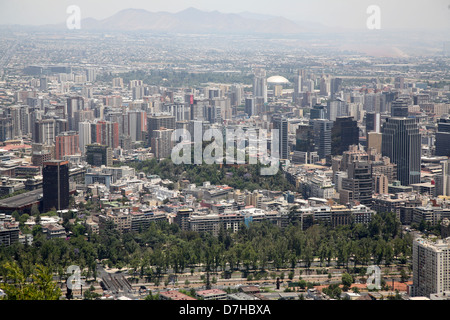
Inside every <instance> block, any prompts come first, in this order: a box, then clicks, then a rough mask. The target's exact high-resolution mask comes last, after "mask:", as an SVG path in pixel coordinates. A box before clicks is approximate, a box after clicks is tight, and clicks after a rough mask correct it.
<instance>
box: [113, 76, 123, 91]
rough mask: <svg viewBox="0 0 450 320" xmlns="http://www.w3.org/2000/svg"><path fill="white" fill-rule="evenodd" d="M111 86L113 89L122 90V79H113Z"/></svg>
mask: <svg viewBox="0 0 450 320" xmlns="http://www.w3.org/2000/svg"><path fill="white" fill-rule="evenodd" d="M112 86H113V88H120V89H123V79H122V78H113V79H112Z"/></svg>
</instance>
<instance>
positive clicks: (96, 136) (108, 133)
mask: <svg viewBox="0 0 450 320" xmlns="http://www.w3.org/2000/svg"><path fill="white" fill-rule="evenodd" d="M91 140H92V142H96V143H99V144H101V145H106V146H108V147H110V148H112V149H115V148H117V147H118V146H119V123H117V122H111V121H97V122H96V123H92V124H91Z"/></svg>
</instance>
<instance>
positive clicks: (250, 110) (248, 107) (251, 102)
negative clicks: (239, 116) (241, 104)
mask: <svg viewBox="0 0 450 320" xmlns="http://www.w3.org/2000/svg"><path fill="white" fill-rule="evenodd" d="M245 113H246V114H247V115H248V116H249V117H251V116H255V115H256V112H255V99H254V98H245Z"/></svg>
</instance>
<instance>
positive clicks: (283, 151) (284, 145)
mask: <svg viewBox="0 0 450 320" xmlns="http://www.w3.org/2000/svg"><path fill="white" fill-rule="evenodd" d="M288 125H289V124H288V120H287V119H286V118H284V117H281V118H275V119H273V128H274V129H276V130H279V132H278V138H279V148H280V149H279V152H280V153H279V155H280V159H289V141H288Z"/></svg>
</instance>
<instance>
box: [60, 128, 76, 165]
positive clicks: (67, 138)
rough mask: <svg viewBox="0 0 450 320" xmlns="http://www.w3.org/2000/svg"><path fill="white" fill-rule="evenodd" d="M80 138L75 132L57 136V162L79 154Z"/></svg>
mask: <svg viewBox="0 0 450 320" xmlns="http://www.w3.org/2000/svg"><path fill="white" fill-rule="evenodd" d="M78 143H79V137H78V134H77V133H76V132H75V131H67V132H62V133H60V134H59V135H57V136H56V143H55V153H56V155H55V156H56V159H57V160H63V159H64V156H69V155H74V154H77V153H78V152H79V148H78Z"/></svg>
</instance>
